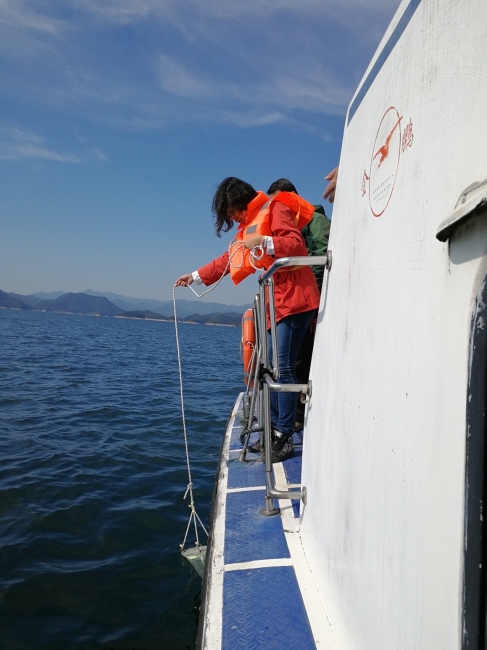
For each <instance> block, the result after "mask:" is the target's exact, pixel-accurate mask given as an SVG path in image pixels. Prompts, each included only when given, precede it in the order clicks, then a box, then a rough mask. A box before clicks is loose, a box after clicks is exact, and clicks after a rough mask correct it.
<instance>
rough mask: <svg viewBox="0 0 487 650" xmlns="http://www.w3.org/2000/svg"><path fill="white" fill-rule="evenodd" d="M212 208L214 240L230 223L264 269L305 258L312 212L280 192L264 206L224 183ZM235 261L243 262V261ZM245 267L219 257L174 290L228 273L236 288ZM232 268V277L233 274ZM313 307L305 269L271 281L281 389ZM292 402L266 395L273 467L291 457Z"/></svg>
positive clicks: (245, 189) (291, 396)
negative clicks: (305, 222) (261, 253)
mask: <svg viewBox="0 0 487 650" xmlns="http://www.w3.org/2000/svg"><path fill="white" fill-rule="evenodd" d="M212 208H213V214H214V217H215V227H216V232H217V235H218V236H220V233H221V232H222V231H223V232H228V231H229V230H230V229H231V228H232V227H233V225H234V223H235V222H236V223H238V224H239V233H238V235H239V236H240V239H239V241H240V243H241V245H242V246H245V249H246V250H245V252H246V253H247V251H249V252H250V251H252V250H253V249H254V248H255V247H257V246H259V247H261V248H263V249H264V250H265V258H264V259H266V260H268V264H267V265H269V264H270V263H271V262H272V261H273V260H274V259H277V258H279V257H291V256H301V255H307V251H306V245H305V242H304V239H303V237H302V235H301V232H300V227H302V225H301V222H300V221H299V220H300V219H303V218H306V217H305V216H303V215H305V214H306V212H307V211H308V212H309V210H308V208H310V209H311V213H310V218H311V216H312V214H313V211H314V208H313V206H311V204H308V203H307V202H306V201H304V200H303V199H301V198H300V197H298V196H297V195H296V194H293V193H289V192H281V193H280V194H278V195H277V196H276V197H275V198H274V199H272V200H271V201H269V198H268V196H267V195H266V194H264V192H256V191H255V190H254V188H253V187H252V186H251V185H249V184H248V183H245V182H244V181H242V180H240V179H238V178H235V177H229V178H226V179H225V180H224V181H222V183H220V185H219V186H218V188H217V190H216V193H215V196H214V198H213V204H212ZM256 223H258V224H259V230H260V232H261V233H262V232H265V233H269V234H255V235H254V234H249V233H248V231H249V230H251V231H252V230H253V228H254V226H255V224H256ZM251 224H252V226H251ZM240 259H242V260H244V258H243V256H242V258H239V260H240ZM245 259H247V258H245ZM245 266H246V265H245V264H241V263H240V264H239V265H234V266H233V267H232V260H231V259H230V262H229V254H228V252H225V253H224V254H223V255H221V256H220V257H218V258H217V259H215V260H213V261H212V262H210V263H209V264H206V265H205V266H203V267H201V268H200V269H198V270H197V271H194V272H193V273H187V274H185V275H182V276H181V277H180V278H179V279H178V280H177V281H176V286H189V285H190V284H192V283H193V282H195V283H196V284H204V285H206V286H209V285H210V284H213V283H214V282H216V281H217V280H219V279H220V278H221V276H222V275H223V274H226V273H231V274H232V279H233V280H234V282H235V283H238V282H240V280H241V279H242V272H243V271H244V275H245V274H246V275H250V273H252V272H253V271H254V269H253V268H252V267H249V270H248V272H246V273H245ZM237 267H238V269H237V270H238V273H239V275H238V277H237V275H236V274H235V275H234V273H233V270H234V268H237ZM242 267H244V269H242ZM319 301H320V293H319V290H318V286H317V284H316V279H315V276H314V275H313V271H312V270H311V268H310V267H307V266H303V267H298V268H296V267H294V268H289V269H287V268H284V269H282V270H281V271H280V272H278V273H276V274H275V275H274V302H275V311H276V322H277V341H278V354H279V370H280V377H279V380H280V381H281V382H282V383H283V384H294V383H296V374H295V365H296V358H297V355H298V352H299V349H300V346H301V342H302V340H303V337H304V334H305V332H306V329H307V327H308V325H309V323H310V322H311V320H312V318H313V316H314V315H315V314H316V310H317V309H318V306H319ZM297 399H298V395H297V393H277V392H274V391H271V422H272V439H273V443H272V460H273V462H279V461H282V460H285V459H286V458H289V457H291V456H292V455H293V454H294V447H293V438H292V434H293V431H294V424H295V419H296V405H297ZM254 449H255V446H254Z"/></svg>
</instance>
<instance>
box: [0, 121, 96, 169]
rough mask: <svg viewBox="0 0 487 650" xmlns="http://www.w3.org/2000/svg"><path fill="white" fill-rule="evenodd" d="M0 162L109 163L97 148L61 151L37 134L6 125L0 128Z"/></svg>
mask: <svg viewBox="0 0 487 650" xmlns="http://www.w3.org/2000/svg"><path fill="white" fill-rule="evenodd" d="M0 160H48V161H52V162H59V163H69V164H77V163H86V162H90V161H95V162H102V163H106V162H109V159H108V157H107V156H106V154H105V153H104V152H103V151H102V150H101V149H99V148H98V147H84V148H83V150H82V151H81V152H80V153H72V152H68V151H62V150H61V149H60V148H59V147H54V146H53V145H51V143H50V142H49V141H48V140H47V139H46V138H44V137H42V136H40V135H39V134H37V133H34V132H32V131H28V130H26V129H22V128H19V127H18V126H8V125H3V126H2V127H0Z"/></svg>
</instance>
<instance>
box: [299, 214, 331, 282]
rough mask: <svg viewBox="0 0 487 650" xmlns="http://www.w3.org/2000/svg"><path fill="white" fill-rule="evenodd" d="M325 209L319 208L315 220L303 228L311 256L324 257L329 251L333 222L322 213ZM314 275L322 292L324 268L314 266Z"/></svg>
mask: <svg viewBox="0 0 487 650" xmlns="http://www.w3.org/2000/svg"><path fill="white" fill-rule="evenodd" d="M322 210H323V207H322V206H319V208H318V209H317V210H316V212H315V213H314V216H313V219H312V220H311V221H310V223H309V224H308V225H307V226H306V228H305V229H304V228H303V231H302V232H303V236H304V239H305V241H306V248H307V249H308V253H309V254H310V255H324V254H325V253H326V251H327V250H328V239H329V237H330V226H331V222H330V220H329V219H328V218H327V217H326V215H325V214H324V212H322ZM311 268H312V269H313V273H314V274H315V278H316V282H317V283H318V288H319V289H320V290H321V286H322V284H323V275H324V272H325V267H324V266H312V267H311Z"/></svg>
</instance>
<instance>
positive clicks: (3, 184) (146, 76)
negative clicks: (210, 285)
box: [0, 0, 399, 304]
mask: <svg viewBox="0 0 487 650" xmlns="http://www.w3.org/2000/svg"><path fill="white" fill-rule="evenodd" d="M398 4H399V2H398V0H299V1H298V0H294V1H292V0H280V1H277V0H275V1H273V0H206V1H205V0H31V1H27V0H0V57H1V60H2V64H1V66H0V107H1V111H0V232H1V237H0V289H3V290H5V291H14V292H17V293H24V294H26V293H34V292H37V291H55V290H62V291H83V290H85V289H93V290H97V291H111V292H114V293H120V294H123V295H127V296H134V297H140V298H156V299H160V300H168V299H170V297H171V295H172V285H173V283H174V280H175V279H176V278H177V277H178V276H179V275H181V274H182V273H187V272H190V271H193V270H194V269H196V268H197V267H198V266H201V265H202V264H204V263H206V262H207V261H209V260H210V259H212V258H213V257H215V256H216V255H218V254H219V253H220V252H222V251H223V250H224V249H225V248H226V246H227V245H228V241H229V235H227V236H224V237H222V239H218V238H217V237H216V236H215V234H214V229H213V224H212V217H211V212H210V205H211V199H212V196H213V193H214V190H215V187H216V185H217V184H218V183H219V182H220V181H221V180H222V179H223V178H224V177H225V176H239V177H241V178H243V179H244V180H247V181H248V182H250V183H252V184H253V185H254V186H255V187H256V188H258V189H264V190H265V189H267V187H268V186H269V184H270V183H271V182H272V181H273V180H275V179H276V178H279V177H282V176H285V177H288V178H290V179H291V180H292V181H293V182H294V183H295V185H296V186H297V188H298V191H299V192H300V194H302V195H303V196H304V197H306V198H307V199H308V200H310V201H312V202H314V203H318V202H322V200H321V194H322V192H323V189H324V187H325V183H324V181H323V176H324V175H325V174H326V173H327V172H328V171H329V170H330V169H331V168H333V167H334V166H335V165H336V164H337V161H338V157H339V153H340V142H341V137H342V131H343V123H344V116H345V112H346V108H347V105H348V102H349V101H350V98H351V96H352V94H353V92H354V90H355V88H356V86H357V84H358V82H359V81H360V78H361V76H362V74H363V72H364V71H365V68H366V66H367V64H368V62H369V60H370V58H371V56H372V54H373V53H374V51H375V49H376V47H377V45H378V43H379V41H380V39H381V37H382V35H383V33H384V31H385V29H386V28H387V25H388V24H389V22H390V20H391V18H392V16H393V14H394V12H395V10H396V9H397V6H398ZM327 212H328V213H329V212H330V210H329V209H328V208H327ZM255 289H256V283H255V281H254V280H253V279H250V280H247V281H246V282H245V283H243V284H242V285H240V286H238V287H233V285H232V283H231V282H230V280H229V279H225V280H224V281H223V282H222V283H221V284H220V286H219V287H218V288H217V289H216V290H215V291H214V292H212V293H211V294H209V296H208V300H211V301H218V302H226V303H238V304H241V303H244V302H247V301H249V300H250V299H251V296H252V295H253V293H254V292H255ZM192 295H193V294H191V292H190V291H189V290H186V289H179V290H178V296H179V297H184V298H191V297H192Z"/></svg>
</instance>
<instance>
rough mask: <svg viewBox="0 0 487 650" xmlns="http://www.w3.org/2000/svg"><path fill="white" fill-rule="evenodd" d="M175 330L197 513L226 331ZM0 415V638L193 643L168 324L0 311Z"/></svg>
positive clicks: (203, 495)
mask: <svg viewBox="0 0 487 650" xmlns="http://www.w3.org/2000/svg"><path fill="white" fill-rule="evenodd" d="M179 332H180V343H181V353H182V363H183V379H184V395H185V406H186V419H187V428H188V432H189V435H190V438H189V444H190V454H191V465H192V472H193V482H194V486H195V501H196V507H197V511H198V514H199V515H200V517H201V518H202V520H203V522H204V523H205V525H206V524H208V521H209V510H210V502H211V496H212V491H213V484H214V479H215V474H216V469H217V462H218V456H219V450H220V445H221V440H222V436H223V433H224V429H225V424H226V421H227V419H228V417H229V415H230V411H231V409H232V406H233V403H234V401H235V397H236V395H237V394H238V392H239V391H240V390H242V372H241V362H240V359H239V339H240V330H239V329H238V328H231V327H211V326H206V325H186V324H181V325H180V327H179ZM0 427H1V429H0V431H1V435H0V647H1V648H2V650H24V649H28V650H32V649H35V650H37V649H38V648H39V649H40V648H46V649H49V650H57V649H59V650H68V649H77V650H78V649H79V650H81V649H83V650H88V649H92V648H103V649H106V650H108V649H113V650H115V649H124V650H146V649H147V650H149V649H157V650H161V649H162V650H166V649H167V650H180V649H181V650H183V649H186V648H193V647H194V642H195V637H196V631H197V622H198V605H199V597H200V590H201V580H200V578H199V577H198V576H197V575H196V574H195V573H194V572H192V570H191V569H190V568H189V567H188V565H186V564H185V563H183V561H182V559H181V556H180V554H179V544H180V543H181V542H182V541H183V537H184V532H185V529H186V525H187V521H188V517H189V513H190V511H189V509H188V507H187V502H186V501H184V500H183V496H184V492H185V489H186V485H187V482H188V479H187V473H186V465H185V456H184V442H183V436H182V424H181V410H180V400H179V378H178V370H177V356H176V346H175V335H174V325H173V324H172V323H162V322H144V321H136V320H126V319H116V318H97V317H90V316H77V315H67V314H52V313H42V312H28V311H16V310H6V309H0ZM192 539H193V538H191V540H192Z"/></svg>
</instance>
